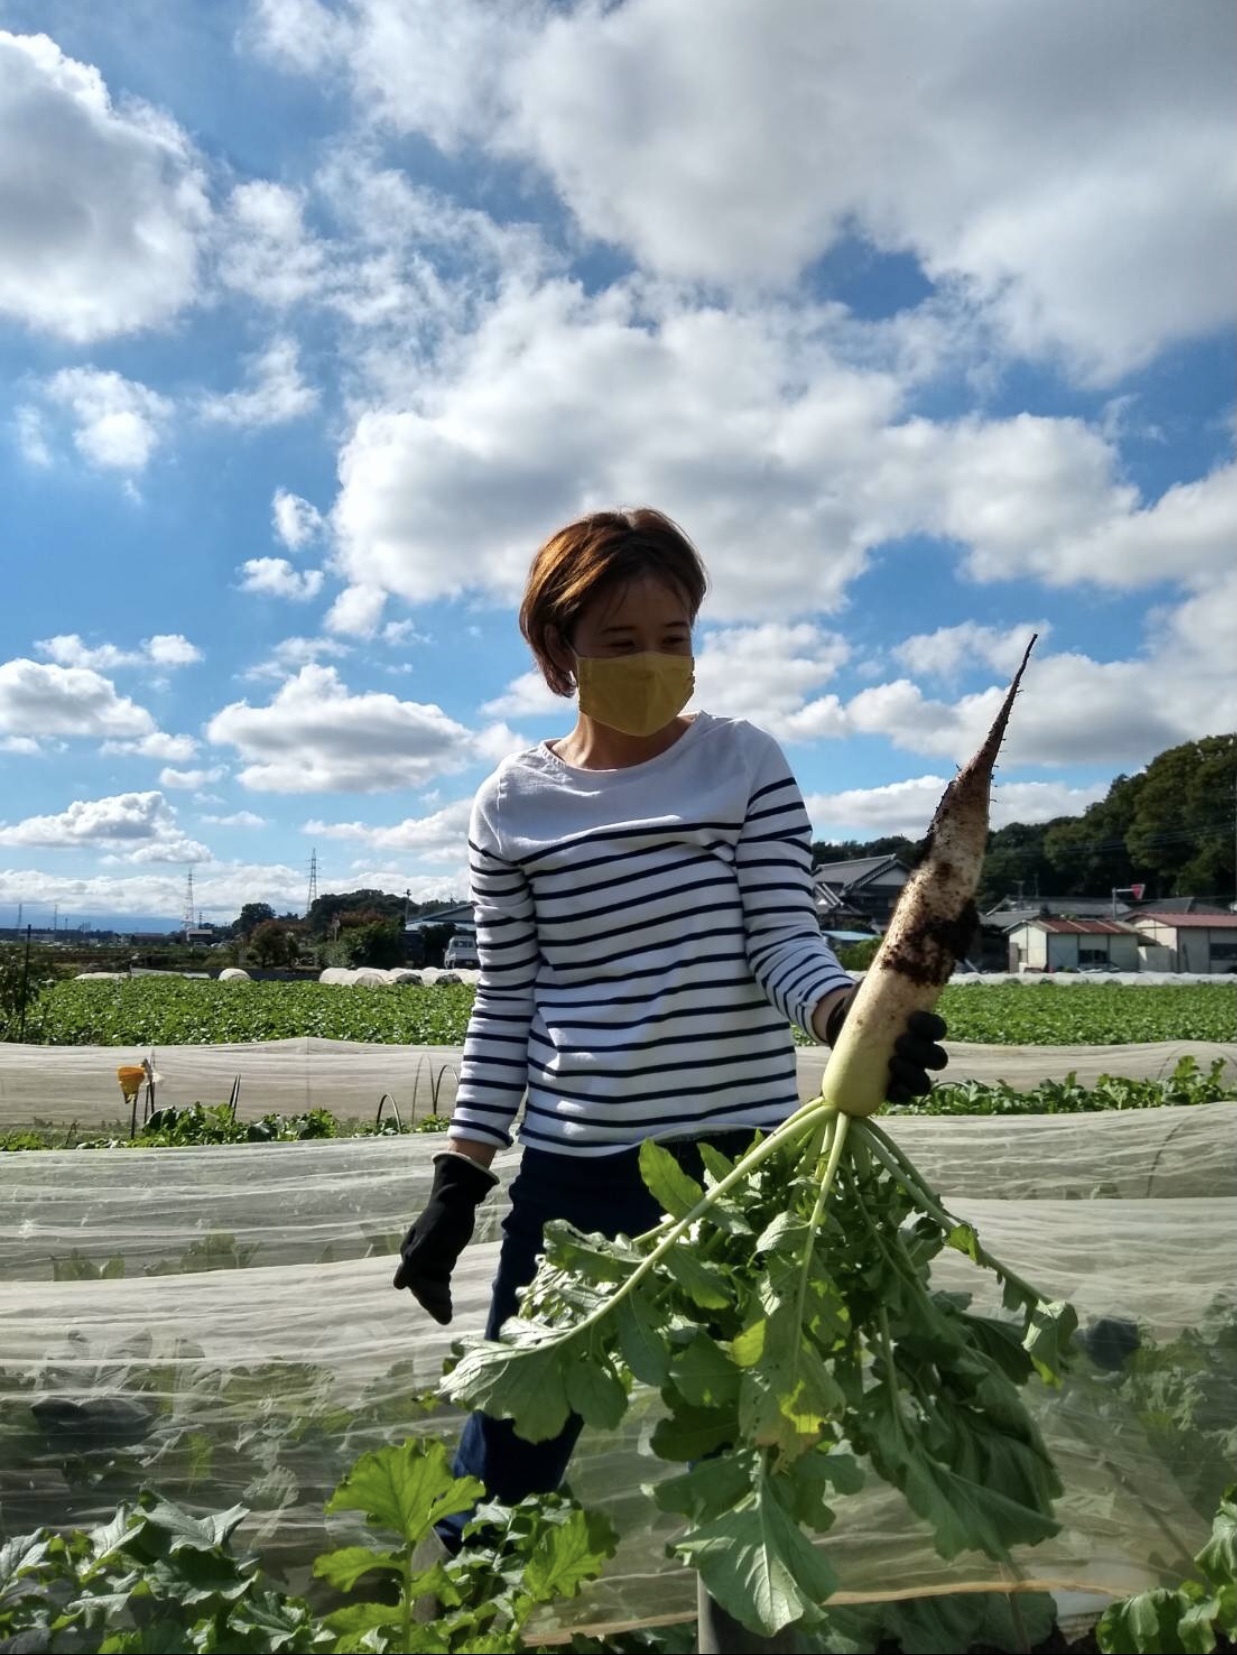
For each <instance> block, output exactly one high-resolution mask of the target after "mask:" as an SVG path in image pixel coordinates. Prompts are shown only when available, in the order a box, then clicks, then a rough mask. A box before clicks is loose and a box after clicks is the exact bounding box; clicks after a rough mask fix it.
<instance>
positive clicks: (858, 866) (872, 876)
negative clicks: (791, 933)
mask: <svg viewBox="0 0 1237 1655" xmlns="http://www.w3.org/2000/svg"><path fill="white" fill-rule="evenodd" d="M909 878H910V869H909V868H908V867H907V865H906V863H905V862H903V861H901V860H900V859H899V858H898V857H896V856H860V857H856V858H854V859H853V860H852V861H849V862H822V863H821V864H820V866H819V867H817V868H815V869H814V870H813V872H812V887H813V891H814V894H815V898H816V912H817V914H818V915H819V916H820V920H821V924H822V926H825V925H826V923H828V924H831V925H838V924H840V923H842V922H843V921H845V920H850V921H852V922H853V921H855V920H866V921H868V922H869V923H870V924H873V925H876V926H878V927H879V928H880V929H881V930H883V929H884V928H885V926H886V925H887V924H888V922H889V916H890V915H891V914H892V913H893V910H894V905H895V904H896V902H897V900H898V898H899V896H901V894H902V887H903V885H905V884H906V881H907V880H908V879H909Z"/></svg>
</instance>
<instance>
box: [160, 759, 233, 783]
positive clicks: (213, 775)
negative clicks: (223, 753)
mask: <svg viewBox="0 0 1237 1655" xmlns="http://www.w3.org/2000/svg"><path fill="white" fill-rule="evenodd" d="M226 775H227V769H226V767H225V766H224V765H222V764H215V765H212V766H211V767H210V769H209V770H175V769H173V768H172V767H171V766H170V765H167V766H165V767H164V768H163V769H162V770H160V772H159V785H160V786H161V787H177V788H195V787H206V786H208V785H209V783H211V782H217V781H218V780H219V778H220V776H226Z"/></svg>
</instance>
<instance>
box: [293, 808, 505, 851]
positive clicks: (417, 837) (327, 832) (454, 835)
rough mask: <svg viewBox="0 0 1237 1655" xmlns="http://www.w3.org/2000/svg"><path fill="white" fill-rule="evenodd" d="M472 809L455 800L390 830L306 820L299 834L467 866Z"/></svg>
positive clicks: (371, 826) (352, 823) (359, 824)
mask: <svg viewBox="0 0 1237 1655" xmlns="http://www.w3.org/2000/svg"><path fill="white" fill-rule="evenodd" d="M471 809H472V801H471V799H457V800H456V801H455V802H454V803H453V804H449V805H444V807H443V808H442V809H441V810H436V811H434V812H433V813H432V814H431V815H429V816H409V817H406V818H405V819H404V820H403V821H402V822H397V823H395V824H394V825H393V826H391V827H379V826H375V825H374V824H373V823H371V822H322V821H309V822H306V823H305V826H304V827H303V828H302V829H301V831H302V832H303V833H305V834H308V835H310V836H311V837H313V838H315V839H355V840H360V841H362V842H363V843H365V844H367V845H370V846H372V847H373V848H374V849H375V850H384V851H400V852H402V853H404V854H405V855H407V856H410V857H415V858H416V859H417V860H418V861H421V862H452V863H457V864H458V863H461V862H463V863H467V860H468V817H469V812H470V811H471Z"/></svg>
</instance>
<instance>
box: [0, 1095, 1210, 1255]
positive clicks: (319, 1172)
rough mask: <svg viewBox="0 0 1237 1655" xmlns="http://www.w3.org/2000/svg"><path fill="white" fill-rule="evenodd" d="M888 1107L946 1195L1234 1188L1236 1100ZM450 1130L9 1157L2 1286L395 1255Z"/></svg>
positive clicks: (1152, 1193) (0, 1174)
mask: <svg viewBox="0 0 1237 1655" xmlns="http://www.w3.org/2000/svg"><path fill="white" fill-rule="evenodd" d="M882 1121H883V1123H884V1125H885V1127H886V1130H887V1131H889V1132H890V1134H891V1135H892V1136H893V1137H894V1138H895V1139H896V1140H897V1142H898V1143H899V1144H901V1145H902V1146H903V1148H904V1149H905V1150H906V1152H907V1154H908V1155H910V1157H911V1159H912V1160H913V1161H914V1162H915V1163H916V1165H917V1166H919V1167H920V1169H921V1170H922V1171H923V1173H924V1174H925V1176H926V1177H927V1178H928V1179H929V1180H930V1181H931V1183H932V1185H933V1187H934V1188H935V1189H936V1190H938V1191H939V1192H940V1194H941V1195H943V1196H944V1197H945V1198H946V1199H947V1200H952V1199H953V1198H955V1197H959V1198H962V1197H965V1198H968V1199H971V1198H978V1197H983V1196H988V1195H991V1193H992V1192H993V1191H998V1192H1000V1195H1001V1197H1002V1199H1003V1200H1004V1201H1006V1202H1011V1201H1018V1202H1023V1201H1046V1200H1047V1201H1071V1202H1073V1201H1083V1200H1095V1199H1103V1198H1114V1197H1120V1198H1121V1199H1122V1200H1123V1201H1126V1200H1156V1199H1159V1200H1168V1199H1184V1198H1191V1199H1200V1198H1211V1197H1220V1198H1224V1199H1237V1103H1233V1104H1231V1105H1228V1104H1211V1105H1196V1104H1195V1105H1179V1106H1177V1107H1169V1108H1163V1109H1140V1110H1131V1111H1129V1112H1123V1111H1110V1112H1106V1113H1102V1114H1093V1115H1051V1116H1043V1115H1028V1116H960V1117H951V1116H939V1117H933V1116H929V1117H921V1118H919V1119H915V1118H911V1117H904V1116H898V1115H897V1114H894V1113H887V1114H886V1115H884V1116H883V1117H882ZM444 1143H445V1140H444V1139H443V1138H442V1137H441V1136H438V1135H437V1134H426V1135H424V1136H414V1137H405V1138H393V1137H379V1138H337V1139H321V1140H317V1141H312V1142H308V1143H291V1144H255V1145H249V1144H236V1145H230V1146H226V1147H220V1148H212V1147H201V1148H193V1149H123V1150H122V1149H114V1150H68V1151H66V1150H49V1151H35V1152H30V1153H21V1154H14V1155H8V1156H5V1157H3V1159H0V1283H4V1282H7V1283H12V1282H15V1281H29V1282H36V1281H42V1282H50V1281H52V1280H53V1278H54V1277H55V1276H56V1275H57V1274H58V1273H59V1274H61V1275H63V1274H64V1273H65V1272H66V1271H71V1270H73V1269H74V1268H75V1264H74V1262H73V1259H72V1257H71V1255H74V1254H76V1255H77V1256H78V1258H79V1259H81V1260H84V1261H86V1263H87V1264H88V1265H89V1266H90V1267H91V1269H92V1270H93V1271H102V1270H104V1269H105V1268H106V1267H107V1266H108V1265H109V1263H111V1262H112V1261H114V1260H121V1261H122V1262H123V1269H124V1274H125V1276H126V1277H130V1278H137V1277H141V1276H142V1275H143V1274H150V1273H152V1272H163V1271H167V1270H176V1271H182V1270H186V1269H188V1270H193V1269H202V1268H223V1269H227V1268H238V1267H244V1268H261V1267H268V1266H277V1265H291V1264H298V1263H315V1262H320V1263H324V1264H325V1263H331V1262H338V1261H340V1260H344V1259H360V1258H367V1257H371V1256H373V1255H375V1254H377V1255H384V1256H385V1255H387V1254H391V1253H394V1252H395V1251H396V1249H397V1247H398V1245H399V1241H400V1238H401V1237H402V1235H403V1233H404V1230H405V1229H406V1228H407V1226H408V1224H409V1222H410V1221H411V1219H412V1218H413V1217H414V1216H415V1213H416V1211H417V1205H418V1202H419V1200H420V1199H421V1197H422V1196H423V1194H424V1192H425V1190H426V1189H427V1188H428V1185H429V1180H430V1179H431V1178H432V1176H433V1157H434V1155H435V1154H437V1153H438V1152H439V1151H440V1150H441V1149H442V1148H443V1147H444ZM518 1165H519V1151H518V1150H508V1151H505V1152H504V1153H502V1154H500V1155H499V1156H498V1157H497V1158H496V1159H495V1162H494V1169H495V1171H496V1172H497V1173H498V1174H499V1177H500V1179H501V1180H502V1182H503V1188H504V1189H505V1187H506V1185H507V1183H508V1182H509V1181H510V1179H511V1177H512V1176H513V1175H514V1171H515V1168H516V1167H517V1166H518ZM1119 1210H1121V1211H1124V1207H1122V1208H1121V1209H1119ZM501 1215H502V1199H501V1196H495V1197H492V1198H491V1199H490V1200H489V1201H487V1202H486V1203H485V1205H484V1206H483V1207H482V1208H481V1209H480V1213H479V1222H478V1232H477V1234H478V1239H479V1240H483V1241H488V1240H493V1239H494V1238H495V1237H496V1235H497V1226H498V1222H499V1219H500V1217H501ZM212 1236H214V1237H216V1238H218V1237H224V1238H226V1240H222V1241H221V1240H216V1241H215V1242H214V1243H213V1244H212V1243H210V1242H209V1238H210V1237H212ZM113 1268H119V1267H118V1266H116V1265H113Z"/></svg>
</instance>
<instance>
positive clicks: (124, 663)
mask: <svg viewBox="0 0 1237 1655" xmlns="http://www.w3.org/2000/svg"><path fill="white" fill-rule="evenodd" d="M34 647H35V648H36V649H37V650H38V652H39V654H40V655H46V656H47V657H48V659H49V660H52V661H55V662H56V664H57V665H58V666H62V667H93V668H96V669H97V670H98V671H100V672H114V671H116V670H117V669H118V668H121V667H152V666H157V667H187V666H193V665H194V664H195V663H196V662H198V661H200V660H201V659H202V651H201V650H200V649H199V648H198V647H197V645H196V644H192V643H190V642H189V640H188V638H186V637H185V635H184V634H183V633H181V632H156V633H155V634H154V635H153V636H152V637H149V638H143V640H142V642H141V643H140V644H139V645H138V647H137V649H121V648H120V646H119V645H117V644H88V643H86V642H85V640H84V639H83V638H82V636H81V634H80V633H77V632H58V633H57V634H56V636H55V637H54V638H38V639H36V640H35V645H34Z"/></svg>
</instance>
